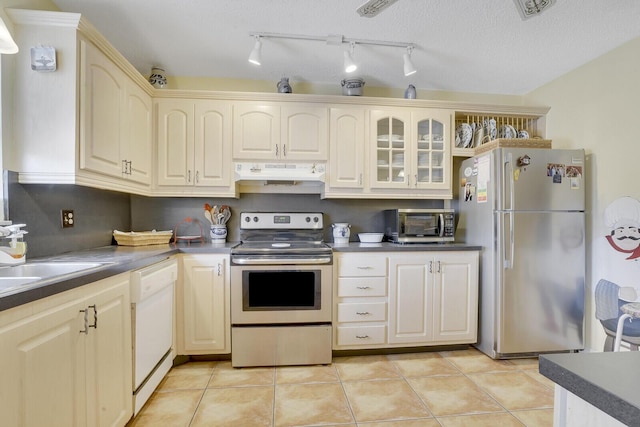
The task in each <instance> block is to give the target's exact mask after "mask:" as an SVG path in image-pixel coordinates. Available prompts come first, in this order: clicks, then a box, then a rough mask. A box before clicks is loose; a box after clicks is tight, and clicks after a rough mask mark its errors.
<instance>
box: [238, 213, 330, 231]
mask: <svg viewBox="0 0 640 427" xmlns="http://www.w3.org/2000/svg"><path fill="white" fill-rule="evenodd" d="M323 227H324V224H323V220H322V213H321V212H309V213H301V212H296V213H291V212H289V213H287V212H242V213H241V214H240V229H241V230H257V229H268V230H275V229H305V230H318V229H320V230H321V229H322V228H323Z"/></svg>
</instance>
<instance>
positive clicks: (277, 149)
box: [276, 144, 278, 157]
mask: <svg viewBox="0 0 640 427" xmlns="http://www.w3.org/2000/svg"><path fill="white" fill-rule="evenodd" d="M276 157H278V144H276Z"/></svg>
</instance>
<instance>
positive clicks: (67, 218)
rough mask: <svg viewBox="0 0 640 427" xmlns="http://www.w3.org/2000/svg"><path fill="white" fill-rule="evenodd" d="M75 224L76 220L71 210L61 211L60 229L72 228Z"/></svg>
mask: <svg viewBox="0 0 640 427" xmlns="http://www.w3.org/2000/svg"><path fill="white" fill-rule="evenodd" d="M75 222H76V218H75V216H74V215H73V211H72V210H63V211H62V228H68V227H73V224H74V223H75Z"/></svg>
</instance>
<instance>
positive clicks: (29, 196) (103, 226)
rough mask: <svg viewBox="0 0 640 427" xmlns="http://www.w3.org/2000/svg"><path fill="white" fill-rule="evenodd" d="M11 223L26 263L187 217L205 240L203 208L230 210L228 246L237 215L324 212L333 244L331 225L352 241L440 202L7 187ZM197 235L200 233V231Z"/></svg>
mask: <svg viewBox="0 0 640 427" xmlns="http://www.w3.org/2000/svg"><path fill="white" fill-rule="evenodd" d="M7 192H8V195H7V199H8V213H9V219H11V220H12V221H13V222H14V223H25V224H27V227H26V228H25V229H26V230H27V231H28V234H27V235H26V236H25V241H26V242H27V260H28V259H30V258H37V257H43V256H51V255H57V254H61V253H65V252H71V251H78V250H83V249H91V248H96V247H100V246H107V245H111V244H112V242H113V239H112V232H113V230H114V229H116V230H121V231H130V230H135V231H148V230H153V229H156V230H174V229H175V227H176V225H177V224H178V223H181V222H182V221H183V220H184V219H185V218H187V217H190V218H192V219H193V220H194V222H193V224H195V225H196V227H197V230H199V226H200V225H201V226H202V228H203V234H204V236H205V240H206V241H210V238H209V231H208V230H209V223H208V221H207V220H206V219H205V217H204V204H205V203H209V204H210V205H223V204H226V205H229V206H230V207H231V212H232V215H231V219H230V221H229V223H228V226H227V229H228V235H227V241H237V240H239V229H238V217H239V214H240V212H244V211H259V212H277V211H285V212H286V211H291V212H322V213H324V222H325V231H324V238H325V241H327V242H332V241H333V237H332V229H331V224H332V223H334V222H348V223H350V224H351V240H353V241H357V240H358V238H357V233H359V232H370V231H378V232H380V231H384V230H383V221H384V220H383V215H382V211H383V210H384V209H393V208H428V207H442V205H443V202H442V201H441V200H354V199H345V200H343V199H325V200H322V199H320V197H319V196H318V195H306V194H305V195H301V194H252V193H247V194H242V196H241V198H239V199H228V198H215V197H186V198H181V197H144V196H136V195H129V194H124V193H118V192H113V191H107V190H100V189H95V188H88V187H82V186H77V185H59V184H52V185H44V184H19V183H17V182H15V180H11V179H10V180H9V183H8V185H7ZM67 209H71V210H73V211H74V216H75V224H74V227H73V228H62V222H61V211H62V210H67ZM198 232H199V231H198Z"/></svg>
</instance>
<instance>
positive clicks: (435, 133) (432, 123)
mask: <svg viewBox="0 0 640 427" xmlns="http://www.w3.org/2000/svg"><path fill="white" fill-rule="evenodd" d="M450 123H451V113H450V112H449V111H446V110H444V111H440V110H427V109H425V110H424V111H414V112H413V113H412V124H413V126H414V128H413V129H414V132H413V133H412V136H413V140H412V141H411V142H412V146H413V147H415V149H414V150H413V152H414V154H415V158H414V163H413V165H414V169H413V176H412V177H410V181H409V183H410V185H411V186H413V187H416V188H448V187H450V180H451V177H450V175H451V171H450V168H451V152H450V141H449V133H450V128H449V126H450Z"/></svg>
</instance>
